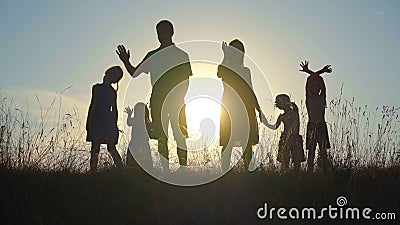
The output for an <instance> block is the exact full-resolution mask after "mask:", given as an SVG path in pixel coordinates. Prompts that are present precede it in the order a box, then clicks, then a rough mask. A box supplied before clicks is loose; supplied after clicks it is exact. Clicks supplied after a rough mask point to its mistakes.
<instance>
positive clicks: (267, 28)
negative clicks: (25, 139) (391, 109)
mask: <svg viewBox="0 0 400 225" xmlns="http://www.w3.org/2000/svg"><path fill="white" fill-rule="evenodd" d="M399 11H400V2H399V1H396V0H393V1H369V0H366V1H344V0H343V1H316V0H315V1H253V2H252V3H249V2H246V1H226V2H217V1H196V3H189V2H186V1H143V2H136V1H1V2H0V27H1V30H2V31H1V35H0V46H1V51H0V68H1V75H0V77H1V78H0V89H1V91H3V92H5V93H7V94H8V95H10V96H12V97H13V98H14V99H15V101H16V102H21V103H22V102H24V101H29V102H30V103H29V104H30V107H32V108H33V110H32V111H34V109H35V107H36V106H35V98H33V96H35V95H37V96H38V97H39V99H41V102H42V104H43V105H44V106H45V105H46V104H49V103H50V100H51V99H52V98H53V97H54V96H55V93H58V92H60V91H62V90H64V89H65V88H67V87H70V86H72V87H71V88H70V89H68V90H66V91H65V101H64V102H65V105H66V106H67V105H75V106H77V108H78V109H79V110H80V111H81V113H82V117H86V111H87V107H88V104H89V102H90V94H91V86H92V85H93V84H95V83H97V82H101V79H102V75H103V73H104V71H105V69H106V68H107V67H109V66H111V65H121V66H122V64H121V63H120V61H119V59H118V57H117V55H116V54H115V49H116V46H117V45H118V44H125V45H126V46H127V48H128V49H130V50H131V62H132V64H134V65H136V64H137V63H139V62H140V60H141V59H142V58H143V57H144V55H145V54H146V53H147V52H148V51H149V50H152V49H155V48H157V47H158V45H159V43H158V40H157V36H156V32H155V25H156V23H157V22H158V21H160V20H162V19H168V20H170V21H171V22H172V23H173V24H174V26H175V35H174V42H175V43H182V42H189V41H194V40H208V41H211V42H217V43H220V42H222V41H227V42H229V41H230V40H232V39H234V38H239V39H240V40H242V41H243V43H244V45H245V48H246V53H247V55H248V56H249V57H250V58H251V59H252V60H253V61H254V63H255V64H256V65H258V67H259V69H260V71H262V73H263V75H264V77H265V79H266V80H267V81H268V83H269V85H270V88H271V91H272V94H273V96H275V95H277V94H279V93H289V94H290V95H291V96H292V98H293V100H294V101H296V102H300V101H301V100H304V98H305V93H304V85H305V81H306V75H305V74H302V73H300V72H299V71H298V70H299V68H300V67H299V63H300V61H303V60H305V59H307V60H309V61H310V68H311V69H314V70H317V69H320V68H321V67H322V66H324V65H326V64H331V65H332V68H333V73H332V74H328V75H324V78H325V82H326V85H327V92H328V100H330V99H332V98H335V97H338V96H339V93H340V88H341V86H342V84H344V88H343V93H344V96H345V97H346V98H349V99H350V98H352V97H354V98H355V101H356V104H359V105H360V106H364V105H365V104H368V105H369V106H370V108H371V109H375V107H376V106H381V105H394V106H399V102H400V101H399V98H400V97H399V94H398V93H399V91H398V86H399V83H400V76H399V72H398V71H399V68H398V64H399V59H400V44H399V40H400V29H399V21H400V13H399ZM210 54H213V55H216V56H218V57H220V59H222V51H220V49H218V51H217V52H212V53H210ZM247 63H248V62H247V61H246V62H245V64H247ZM124 71H126V70H125V69H124ZM126 75H127V73H126ZM214 75H215V74H214ZM137 79H141V80H140V81H138V80H132V79H131V78H130V77H129V76H125V77H124V79H123V80H122V82H121V90H120V91H119V101H120V103H119V104H120V109H121V110H122V108H123V107H125V106H126V105H124V103H123V97H124V95H125V92H126V90H127V87H128V85H130V86H131V85H133V86H134V85H135V82H136V83H138V82H148V83H147V85H149V77H148V76H146V75H144V76H142V77H141V78H137ZM130 82H132V83H130ZM142 87H143V86H142V85H138V86H137V90H138V92H141V91H142V90H141V89H140V88H142ZM135 88H136V87H135V86H134V89H135ZM135 90H136V89H135ZM264 91H265V90H261V89H260V88H259V89H257V88H256V89H255V92H256V95H257V96H258V97H259V99H260V101H262V102H263V104H270V103H271V99H269V101H268V99H266V98H267V97H265V96H270V94H268V95H267V94H266V93H264ZM127 98H129V96H127ZM268 98H269V97H268ZM26 99H27V100H26ZM268 102H269V103H268Z"/></svg>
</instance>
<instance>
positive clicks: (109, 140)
mask: <svg viewBox="0 0 400 225" xmlns="http://www.w3.org/2000/svg"><path fill="white" fill-rule="evenodd" d="M122 75H123V72H122V69H121V67H119V66H113V67H110V68H109V69H107V70H106V72H105V75H104V77H103V83H101V84H95V85H93V88H92V99H91V102H90V106H89V112H88V117H87V121H86V131H87V137H86V140H87V141H90V142H92V146H91V150H90V170H91V171H92V172H94V171H96V170H97V163H98V160H99V152H100V145H101V144H107V150H108V152H110V154H111V157H112V158H113V160H114V163H115V165H116V166H117V167H122V160H121V156H120V155H119V153H118V151H117V149H116V147H115V145H116V144H117V142H118V136H119V134H118V132H119V130H118V127H117V121H118V110H117V92H116V90H115V89H114V88H113V87H112V86H111V84H115V83H116V84H117V86H118V82H119V81H120V80H121V78H122ZM117 89H118V87H117Z"/></svg>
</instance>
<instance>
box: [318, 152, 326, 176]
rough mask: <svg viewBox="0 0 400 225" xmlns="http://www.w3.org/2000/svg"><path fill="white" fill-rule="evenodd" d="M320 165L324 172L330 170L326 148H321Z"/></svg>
mask: <svg viewBox="0 0 400 225" xmlns="http://www.w3.org/2000/svg"><path fill="white" fill-rule="evenodd" d="M318 162H319V163H318V164H319V165H318V166H319V167H321V168H322V172H323V173H327V172H328V153H327V149H326V148H320V149H319V157H318Z"/></svg>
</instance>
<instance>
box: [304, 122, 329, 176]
mask: <svg viewBox="0 0 400 225" xmlns="http://www.w3.org/2000/svg"><path fill="white" fill-rule="evenodd" d="M306 145H307V149H308V159H307V166H308V172H311V173H312V172H313V171H314V159H315V151H316V149H317V145H318V148H319V153H318V155H319V157H318V166H319V167H321V168H322V171H323V172H324V173H326V172H327V171H328V165H329V163H328V151H327V149H329V148H330V142H329V135H328V128H327V126H326V122H325V121H321V122H317V123H312V122H308V124H307V142H306Z"/></svg>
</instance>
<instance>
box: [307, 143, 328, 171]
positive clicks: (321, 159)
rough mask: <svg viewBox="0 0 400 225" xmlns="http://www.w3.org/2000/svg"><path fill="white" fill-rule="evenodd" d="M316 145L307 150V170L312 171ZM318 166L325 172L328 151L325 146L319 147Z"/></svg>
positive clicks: (326, 169)
mask: <svg viewBox="0 0 400 225" xmlns="http://www.w3.org/2000/svg"><path fill="white" fill-rule="evenodd" d="M315 150H316V147H314V148H312V149H309V150H308V159H307V168H308V172H310V173H312V172H313V171H314V159H315ZM318 155H319V156H318V166H319V167H321V168H322V171H323V172H324V173H326V172H327V171H328V151H327V149H326V148H320V149H319V153H318Z"/></svg>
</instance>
